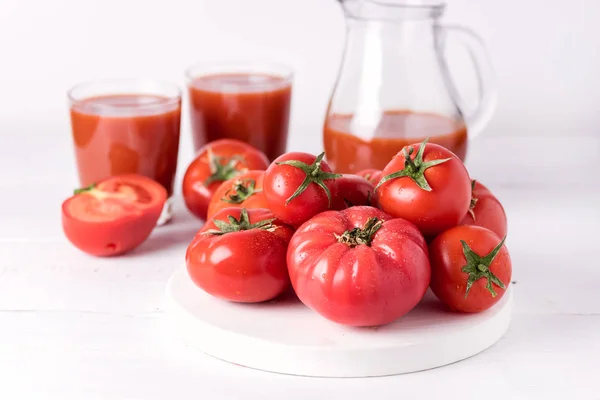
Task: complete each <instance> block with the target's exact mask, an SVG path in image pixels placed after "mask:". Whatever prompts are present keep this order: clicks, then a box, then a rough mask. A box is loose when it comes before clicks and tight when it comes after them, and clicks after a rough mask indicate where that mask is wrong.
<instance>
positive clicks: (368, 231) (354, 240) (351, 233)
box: [335, 218, 383, 248]
mask: <svg viewBox="0 0 600 400" xmlns="http://www.w3.org/2000/svg"><path fill="white" fill-rule="evenodd" d="M382 225H383V221H382V220H380V219H378V218H369V220H368V221H367V222H366V223H365V225H364V226H363V227H362V228H359V227H357V228H353V229H350V230H347V231H346V232H344V233H342V234H341V235H335V237H336V239H337V241H338V243H344V244H345V245H348V246H350V247H351V248H354V247H356V246H358V245H361V244H364V245H365V246H371V242H372V241H373V237H374V236H375V233H376V232H377V231H378V230H379V228H381V226H382Z"/></svg>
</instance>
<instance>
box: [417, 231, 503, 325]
mask: <svg viewBox="0 0 600 400" xmlns="http://www.w3.org/2000/svg"><path fill="white" fill-rule="evenodd" d="M429 257H430V262H431V290H432V291H433V293H434V294H435V295H436V296H437V298H438V299H440V300H441V301H442V302H444V303H445V304H446V305H448V307H450V308H451V309H453V310H456V311H461V312H467V313H472V312H479V311H483V310H487V309H488V308H490V307H491V306H493V305H494V304H496V303H497V302H498V301H499V300H500V299H501V298H502V296H503V295H504V293H505V292H506V288H507V287H508V285H509V284H510V278H511V275H512V264H511V261H510V255H509V254H508V250H507V248H506V246H505V245H504V239H500V238H499V237H498V236H497V235H496V234H495V233H494V232H492V231H490V230H489V229H486V228H482V227H479V226H467V225H463V226H457V227H454V228H452V229H449V230H447V231H445V232H443V233H441V234H440V235H439V236H438V237H436V238H435V239H434V240H433V242H432V243H431V244H430V245H429Z"/></svg>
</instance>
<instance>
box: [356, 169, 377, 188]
mask: <svg viewBox="0 0 600 400" xmlns="http://www.w3.org/2000/svg"><path fill="white" fill-rule="evenodd" d="M382 173H383V171H380V170H378V169H371V168H370V169H363V170H362V171H359V172H358V173H357V174H356V175H358V176H362V177H363V178H365V179H366V180H368V181H369V182H371V183H372V184H373V185H377V184H378V183H379V181H380V180H381V177H382V176H383V175H382Z"/></svg>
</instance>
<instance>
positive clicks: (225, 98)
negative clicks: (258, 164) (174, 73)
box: [186, 63, 293, 161]
mask: <svg viewBox="0 0 600 400" xmlns="http://www.w3.org/2000/svg"><path fill="white" fill-rule="evenodd" d="M186 75H187V79H188V90H189V97H190V114H191V122H192V135H193V142H194V148H195V150H196V151H198V149H199V148H200V147H202V146H203V145H204V144H206V143H208V142H212V141H213V140H217V139H225V138H227V139H237V140H241V141H243V142H246V143H248V144H250V145H251V146H253V147H255V148H257V149H259V150H261V151H262V152H264V153H265V154H266V155H267V157H268V158H269V159H270V160H271V161H272V160H274V159H275V158H277V157H278V156H279V155H281V154H283V153H284V152H285V149H286V145H287V137H288V125H289V118H290V106H291V97H292V75H293V74H292V72H291V70H290V69H289V68H287V67H284V66H280V65H275V64H261V63H255V64H253V63H224V64H216V65H212V66H211V65H209V66H203V65H198V66H193V67H191V68H190V69H188V71H187V73H186Z"/></svg>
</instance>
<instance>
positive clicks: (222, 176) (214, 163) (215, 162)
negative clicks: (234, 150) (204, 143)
mask: <svg viewBox="0 0 600 400" xmlns="http://www.w3.org/2000/svg"><path fill="white" fill-rule="evenodd" d="M240 162H244V158H243V157H241V156H238V155H236V156H233V157H231V158H227V157H219V156H215V155H214V154H213V152H212V151H210V150H209V151H208V165H209V167H210V172H211V175H210V176H209V177H208V178H206V180H205V181H204V183H203V185H204V186H209V185H210V184H211V183H214V182H223V181H226V180H228V179H231V178H234V177H236V176H237V175H239V174H241V173H242V172H243V171H240V170H238V169H236V168H235V167H236V166H237V164H238V163H240Z"/></svg>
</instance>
